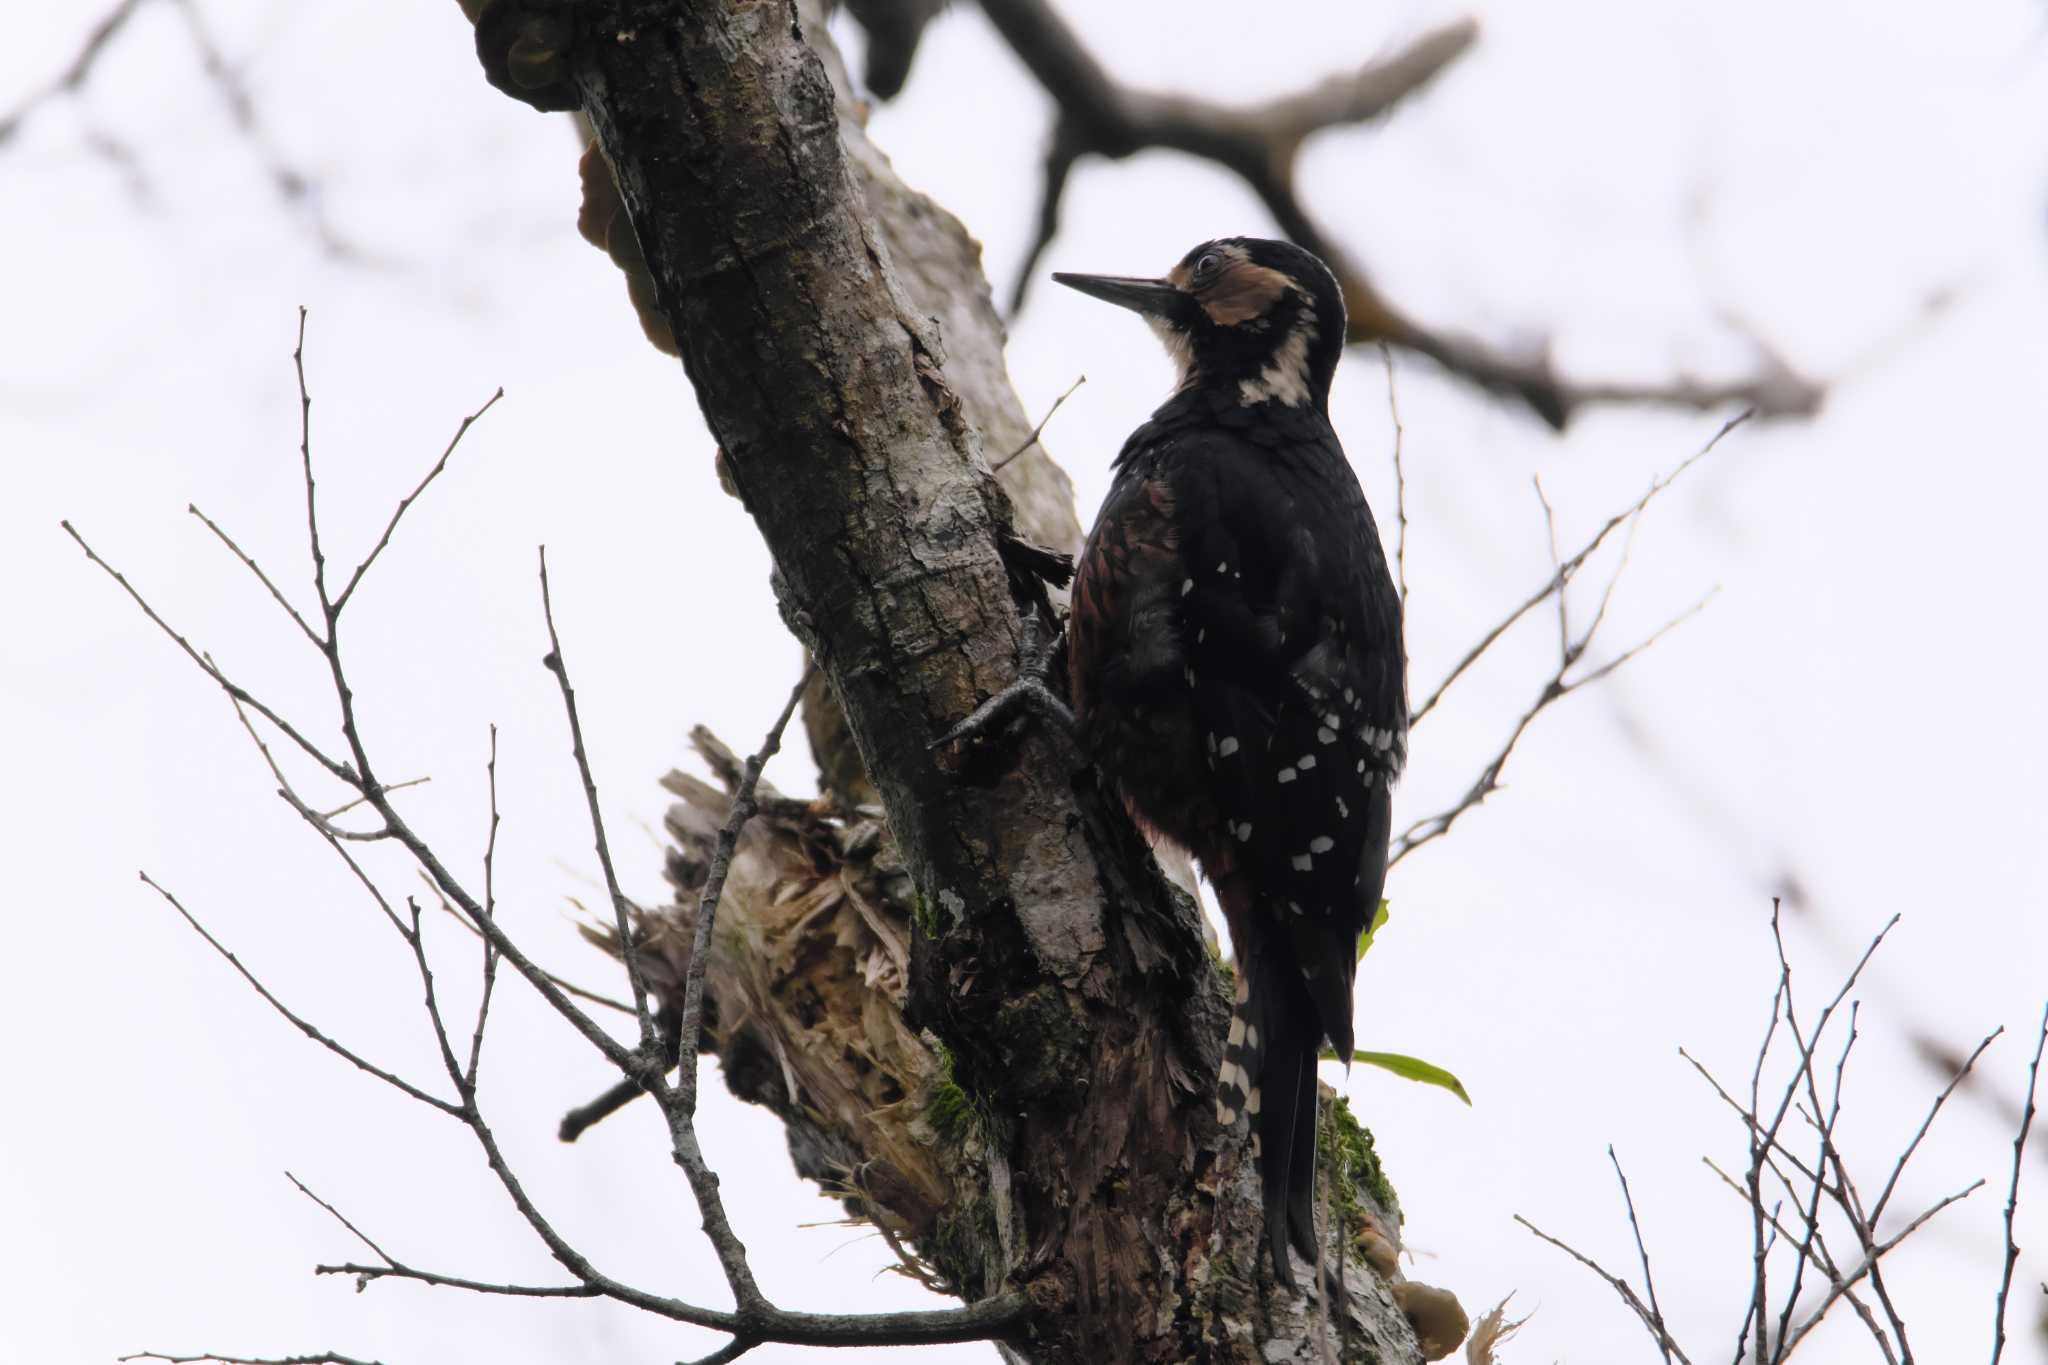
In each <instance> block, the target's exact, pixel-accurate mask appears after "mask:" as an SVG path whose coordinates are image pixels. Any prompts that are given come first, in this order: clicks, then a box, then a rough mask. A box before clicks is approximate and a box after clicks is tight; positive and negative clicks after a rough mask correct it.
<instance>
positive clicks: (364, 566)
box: [334, 388, 505, 612]
mask: <svg viewBox="0 0 2048 1365" xmlns="http://www.w3.org/2000/svg"><path fill="white" fill-rule="evenodd" d="M504 396H505V390H504V389H503V388H500V389H499V390H498V391H497V392H496V393H494V394H492V395H491V396H490V397H489V398H488V399H486V400H485V402H484V405H483V406H482V407H480V408H478V409H477V410H476V411H475V412H472V413H471V414H470V415H469V416H467V417H465V418H463V419H462V425H460V426H458V427H456V428H455V434H454V435H453V436H451V437H449V438H448V445H447V447H446V448H445V449H443V450H442V452H441V458H440V459H438V460H436V461H434V467H433V468H432V469H429V470H428V471H427V475H426V477H425V478H423V479H421V480H420V481H419V484H418V485H417V486H416V487H414V489H413V490H412V492H410V493H407V494H406V495H405V496H404V497H402V498H400V499H399V500H398V507H397V509H396V510H394V511H393V512H392V513H391V520H390V521H388V522H386V523H385V524H384V534H383V535H381V536H378V537H377V543H376V544H375V545H373V546H371V547H370V553H369V554H367V555H365V556H364V557H363V562H362V563H360V564H358V565H356V568H355V572H354V573H352V574H350V575H349V576H348V583H347V584H346V585H345V586H343V588H342V590H341V596H339V597H337V598H335V599H334V610H335V611H336V612H339V611H340V610H341V609H342V608H343V607H345V606H347V605H348V599H349V598H350V597H352V596H354V595H355V590H356V585H357V584H359V583H361V582H362V581H363V575H364V574H366V573H368V572H369V571H370V566H371V565H372V564H375V563H376V562H377V556H378V555H381V554H383V553H384V547H385V546H386V545H389V544H390V543H391V534H392V532H394V531H396V530H397V529H398V522H399V519H400V518H401V517H403V516H404V515H405V514H406V512H407V510H408V509H410V508H411V507H412V505H413V503H415V502H417V501H418V500H419V496H420V494H422V493H424V492H426V491H427V486H428V485H429V484H431V483H433V481H434V480H435V479H438V478H440V477H441V471H442V470H444V469H446V468H447V467H448V458H449V457H450V456H451V455H453V454H454V453H455V447H457V446H459V445H461V444H462V438H463V437H464V436H467V435H468V434H469V429H470V428H471V427H473V426H475V425H476V423H477V421H478V420H479V419H480V418H482V416H483V415H484V414H485V413H487V412H489V411H490V410H491V409H492V408H493V407H495V406H496V405H497V402H498V400H499V399H500V398H503V397H504Z"/></svg>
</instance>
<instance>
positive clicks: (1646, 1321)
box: [1514, 1213, 1692, 1365]
mask: <svg viewBox="0 0 2048 1365" xmlns="http://www.w3.org/2000/svg"><path fill="white" fill-rule="evenodd" d="M1514 1217H1515V1221H1516V1222H1517V1223H1520V1224H1521V1225H1522V1226H1523V1227H1525V1228H1527V1229H1529V1231H1531V1232H1533V1233H1535V1234H1536V1235H1537V1236H1538V1237H1540V1238H1542V1239H1543V1240H1544V1241H1546V1242H1548V1243H1550V1244H1551V1245H1552V1246H1554V1247H1556V1248H1557V1249H1558V1250H1559V1251H1562V1252H1563V1253H1564V1254H1565V1255H1567V1256H1569V1257H1571V1258H1572V1259H1573V1260H1575V1261H1577V1262H1578V1263H1579V1264H1580V1265H1582V1266H1584V1267H1586V1269H1588V1270H1590V1271H1592V1272H1593V1273H1594V1274H1595V1275H1598V1276H1599V1277H1600V1278H1601V1279H1603V1280H1605V1281H1607V1287H1608V1288H1610V1289H1612V1290H1613V1291H1614V1292H1615V1293H1616V1294H1618V1295H1620V1296H1621V1301H1622V1302H1623V1303H1625V1304H1627V1305H1628V1306H1629V1309H1630V1311H1632V1312H1633V1313H1634V1314H1635V1315H1636V1316H1637V1317H1638V1318H1640V1319H1642V1323H1643V1330H1645V1331H1647V1332H1648V1333H1649V1334H1650V1337H1651V1339H1652V1340H1654V1341H1655V1342H1656V1343H1657V1345H1658V1347H1659V1348H1660V1349H1661V1350H1662V1351H1663V1352H1664V1358H1665V1359H1666V1360H1677V1361H1681V1362H1684V1365H1692V1363H1691V1361H1689V1360H1687V1359H1686V1354H1685V1352H1684V1351H1683V1350H1681V1349H1680V1348H1679V1345H1678V1343H1677V1342H1675V1341H1673V1340H1672V1339H1671V1334H1670V1333H1669V1332H1667V1331H1665V1330H1664V1319H1663V1315H1662V1314H1660V1313H1657V1312H1655V1311H1654V1310H1653V1309H1651V1308H1650V1306H1649V1305H1648V1304H1645V1303H1644V1302H1643V1301H1642V1300H1641V1299H1639V1298H1637V1297H1636V1291H1635V1290H1633V1289H1631V1288H1629V1286H1628V1281H1626V1280H1624V1279H1622V1278H1621V1277H1620V1276H1618V1275H1614V1274H1610V1273H1609V1272H1608V1270H1607V1269H1606V1267H1604V1266H1602V1265H1601V1264H1600V1263H1599V1262H1598V1261H1596V1260H1594V1259H1593V1258H1592V1257H1590V1256H1588V1255H1586V1254H1585V1253H1583V1252H1581V1251H1578V1250H1577V1249H1575V1248H1573V1247H1570V1246H1567V1245H1566V1244H1565V1243H1563V1242H1560V1241H1559V1240H1558V1239H1557V1238H1555V1237H1552V1236H1551V1235H1550V1234H1549V1233H1547V1232H1545V1231H1544V1230H1543V1229H1542V1228H1539V1227H1537V1226H1536V1225H1535V1224H1534V1223H1532V1222H1530V1221H1529V1220H1528V1219H1526V1218H1524V1217H1522V1215H1521V1214H1519V1213H1518V1214H1516V1215H1515V1216H1514Z"/></svg>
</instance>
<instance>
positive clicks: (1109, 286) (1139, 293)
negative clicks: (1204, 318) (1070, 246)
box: [1052, 270, 1181, 316]
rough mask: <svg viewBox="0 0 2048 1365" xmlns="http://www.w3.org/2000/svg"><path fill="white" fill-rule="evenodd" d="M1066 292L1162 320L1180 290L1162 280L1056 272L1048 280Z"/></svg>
mask: <svg viewBox="0 0 2048 1365" xmlns="http://www.w3.org/2000/svg"><path fill="white" fill-rule="evenodd" d="M1052 277H1053V278H1054V279H1055V280H1058V281H1059V282H1060V283H1061V284H1063V285H1065V286H1066V287H1067V288H1069V289H1078V290H1080V291H1081V292H1082V293H1084V294H1090V295H1093V296H1094V297H1095V298H1098V299H1101V300H1102V301H1103V302H1105V303H1113V304H1115V305H1117V306H1118V307H1119V308H1129V309H1131V310H1132V311H1133V312H1138V313H1147V314H1151V315H1153V316H1165V315H1166V314H1168V313H1169V312H1170V311H1171V310H1172V309H1173V308H1174V307H1175V305H1176V304H1177V303H1178V302H1179V300H1180V298H1181V292H1180V290H1178V289H1176V288H1174V287H1173V285H1172V284H1171V283H1170V282H1169V281H1166V280H1145V279H1137V278H1134V277H1132V276H1128V275H1073V274H1069V273H1067V272H1066V271H1062V270H1056V271H1054V272H1053V276H1052Z"/></svg>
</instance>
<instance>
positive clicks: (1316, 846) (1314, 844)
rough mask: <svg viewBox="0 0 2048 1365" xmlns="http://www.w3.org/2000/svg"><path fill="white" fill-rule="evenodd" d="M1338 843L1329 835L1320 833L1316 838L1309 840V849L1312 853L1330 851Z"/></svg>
mask: <svg viewBox="0 0 2048 1365" xmlns="http://www.w3.org/2000/svg"><path fill="white" fill-rule="evenodd" d="M1336 844H1337V841H1336V840H1335V839H1332V838H1331V837H1330V836H1329V835H1327V834H1318V835H1317V836H1316V837H1315V838H1313V839H1311V840H1309V841H1308V851H1309V852H1311V853H1328V852H1329V851H1330V850H1331V849H1332V848H1334V847H1336Z"/></svg>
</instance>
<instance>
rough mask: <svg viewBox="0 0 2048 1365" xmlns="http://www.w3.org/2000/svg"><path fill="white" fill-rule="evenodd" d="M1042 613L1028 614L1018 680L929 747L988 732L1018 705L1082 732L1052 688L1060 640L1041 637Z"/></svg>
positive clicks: (1070, 735) (1073, 731)
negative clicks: (1050, 680) (1050, 641)
mask: <svg viewBox="0 0 2048 1365" xmlns="http://www.w3.org/2000/svg"><path fill="white" fill-rule="evenodd" d="M1039 630H1040V625H1039V620H1038V613H1036V612H1027V613H1026V614H1025V616H1024V643H1023V647H1022V649H1021V650H1019V658H1018V665H1019V668H1018V672H1017V681H1015V682H1013V683H1011V684H1010V685H1009V686H1008V687H1005V688H1004V689H1003V690H1002V691H1000V692H998V693H996V694H995V695H994V696H992V697H990V698H989V699H988V700H987V701H985V702H983V703H982V704H981V705H979V706H977V707H975V708H974V710H972V711H970V712H969V713H968V714H967V718H966V719H965V720H962V721H961V722H960V723H959V724H958V725H955V726H954V727H953V728H952V729H950V730H948V731H946V733H944V734H943V735H940V736H939V737H938V738H937V739H935V740H933V741H932V742H931V743H930V744H928V745H926V746H925V747H926V748H928V749H938V748H942V747H944V746H945V745H948V744H953V743H956V742H958V741H959V740H963V739H972V738H975V737H977V736H980V735H983V734H986V733H988V732H989V731H991V730H993V729H995V728H996V727H997V726H998V725H1001V724H1002V723H1003V722H1004V721H1006V720H1007V719H1008V718H1009V716H1010V714H1011V713H1012V712H1013V711H1015V710H1016V709H1017V708H1018V707H1020V706H1022V707H1026V708H1028V709H1030V710H1032V711H1035V712H1037V713H1038V715H1039V716H1040V717H1042V718H1043V719H1045V720H1049V721H1051V722H1052V723H1053V724H1054V725H1055V726H1057V727H1059V729H1060V731H1061V732H1062V733H1063V734H1065V735H1066V736H1067V737H1068V738H1069V739H1072V738H1074V737H1075V735H1076V734H1077V733H1078V732H1079V726H1078V724H1077V722H1076V721H1075V720H1074V712H1073V709H1072V708H1071V707H1069V706H1068V705H1067V701H1066V698H1064V697H1062V696H1060V694H1059V693H1057V692H1055V691H1054V690H1053V689H1052V686H1051V684H1049V683H1048V682H1047V681H1046V676H1047V674H1049V673H1050V672H1051V671H1052V661H1053V656H1054V655H1055V654H1056V653H1057V652H1058V650H1059V644H1058V641H1057V640H1055V641H1054V643H1052V644H1050V645H1048V644H1046V643H1045V641H1043V640H1042V639H1040V638H1039Z"/></svg>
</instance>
